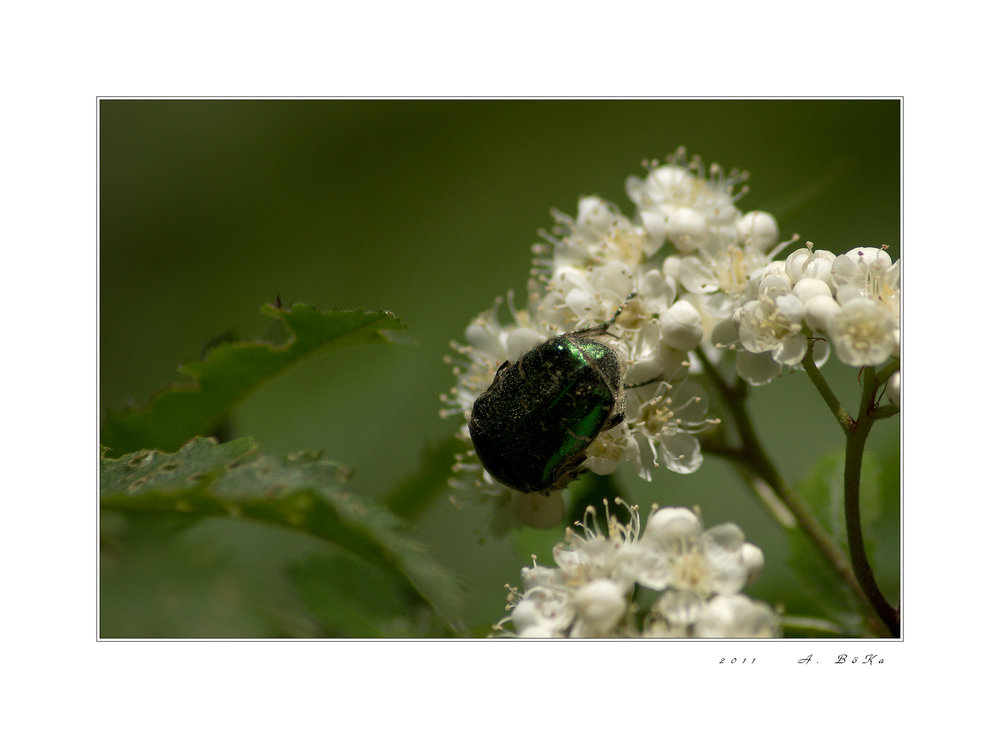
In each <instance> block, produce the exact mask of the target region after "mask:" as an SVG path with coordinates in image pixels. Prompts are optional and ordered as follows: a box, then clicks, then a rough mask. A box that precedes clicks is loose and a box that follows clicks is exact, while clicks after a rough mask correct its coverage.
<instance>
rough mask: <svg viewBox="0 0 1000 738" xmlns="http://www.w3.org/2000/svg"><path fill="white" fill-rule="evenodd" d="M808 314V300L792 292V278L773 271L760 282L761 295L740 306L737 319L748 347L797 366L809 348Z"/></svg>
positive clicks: (758, 288)
mask: <svg viewBox="0 0 1000 738" xmlns="http://www.w3.org/2000/svg"><path fill="white" fill-rule="evenodd" d="M819 284H822V283H821V282H820V283H819ZM804 317H805V304H804V303H803V301H802V300H801V299H800V298H799V296H798V295H796V294H794V293H793V292H792V285H791V280H790V279H789V278H788V277H787V276H785V275H784V274H769V275H766V276H764V277H763V278H762V279H761V282H760V284H759V286H757V299H754V300H750V301H749V302H747V303H746V304H744V305H743V306H742V307H740V308H738V309H737V310H736V312H735V314H734V315H733V320H734V322H736V323H737V324H738V325H739V335H740V343H742V344H743V347H744V348H745V349H747V350H748V351H750V352H752V353H755V354H760V353H764V352H765V351H766V352H770V354H771V358H772V359H774V361H775V362H777V363H779V364H784V365H786V366H796V365H798V364H799V363H800V362H801V361H802V359H803V357H804V356H805V355H806V349H807V348H808V342H807V340H806V337H805V335H803V333H802V323H803V319H804Z"/></svg>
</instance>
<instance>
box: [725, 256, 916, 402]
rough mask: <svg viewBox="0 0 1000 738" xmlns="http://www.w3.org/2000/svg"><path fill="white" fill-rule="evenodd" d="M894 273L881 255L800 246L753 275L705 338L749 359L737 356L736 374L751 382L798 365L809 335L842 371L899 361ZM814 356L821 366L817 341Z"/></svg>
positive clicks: (897, 292)
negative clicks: (834, 357) (844, 366)
mask: <svg viewBox="0 0 1000 738" xmlns="http://www.w3.org/2000/svg"><path fill="white" fill-rule="evenodd" d="M899 271H900V262H899V261H896V262H895V263H893V261H892V259H890V258H889V255H888V254H887V253H886V252H885V251H884V249H876V248H870V247H861V248H856V249H852V250H850V251H848V252H847V253H845V254H841V255H839V256H837V255H834V254H833V253H832V252H830V251H822V250H814V249H813V247H812V244H807V245H806V248H801V249H798V250H796V251H794V252H792V253H791V254H790V255H789V256H788V257H787V258H785V259H784V260H780V261H772V262H770V263H769V264H767V265H766V266H765V267H764V268H762V269H759V270H757V271H756V272H755V273H754V275H753V276H752V277H751V279H750V280H749V282H748V283H747V285H746V288H745V289H744V292H743V294H742V296H741V298H740V300H738V302H737V305H736V307H735V309H734V310H733V312H732V315H731V318H730V320H728V321H723V322H720V323H719V324H718V325H716V327H715V329H714V330H713V332H712V340H713V341H714V342H715V343H716V345H721V346H729V347H732V348H735V349H737V350H742V351H744V352H746V353H748V354H749V355H750V356H748V357H745V358H744V360H743V361H742V362H741V361H740V358H739V357H738V358H737V371H738V372H739V373H740V376H742V377H743V378H744V379H746V380H747V381H749V382H751V383H752V384H764V383H766V382H769V381H770V380H771V379H773V378H774V377H776V376H777V375H778V373H779V372H780V370H781V367H782V366H798V365H799V364H800V363H801V362H802V360H803V358H805V355H806V351H807V349H808V345H809V338H810V337H811V336H825V337H827V338H829V340H830V343H832V344H833V349H834V351H835V352H836V355H837V358H838V359H839V360H840V361H841V362H843V363H844V364H847V365H848V366H858V367H860V366H876V365H878V364H881V363H883V362H884V361H886V360H887V359H889V358H890V357H892V356H899V304H900V289H899ZM815 351H816V355H815V357H814V358H815V360H816V361H817V363H818V364H822V363H823V362H824V361H825V360H826V357H827V356H828V354H829V347H828V344H827V343H826V342H817V343H816V349H815ZM897 384H898V382H897ZM897 400H898V398H897Z"/></svg>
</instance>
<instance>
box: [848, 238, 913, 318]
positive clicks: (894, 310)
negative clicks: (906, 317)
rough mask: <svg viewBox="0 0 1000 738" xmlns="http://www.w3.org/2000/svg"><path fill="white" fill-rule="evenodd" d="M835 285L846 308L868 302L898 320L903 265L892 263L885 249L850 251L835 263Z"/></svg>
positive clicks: (862, 248) (857, 249) (863, 248)
mask: <svg viewBox="0 0 1000 738" xmlns="http://www.w3.org/2000/svg"><path fill="white" fill-rule="evenodd" d="M832 271H833V274H832V277H833V283H834V285H835V286H836V292H837V295H836V296H837V302H839V303H840V304H841V305H847V304H848V303H850V302H852V301H853V300H856V299H861V298H868V299H870V300H873V301H874V302H876V303H878V305H879V306H880V307H882V308H884V309H886V310H887V311H888V312H889V314H890V315H892V316H894V317H895V318H896V319H897V321H898V319H899V303H900V293H899V272H900V262H899V261H896V262H895V263H893V261H892V259H891V258H890V257H889V254H888V253H886V251H885V250H884V249H876V248H872V247H861V248H856V249H851V250H850V251H848V252H847V253H845V254H841V255H840V256H838V257H837V258H836V259H835V260H834V262H833V270H832Z"/></svg>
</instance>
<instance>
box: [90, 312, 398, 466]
mask: <svg viewBox="0 0 1000 738" xmlns="http://www.w3.org/2000/svg"><path fill="white" fill-rule="evenodd" d="M261 312H262V313H263V314H265V315H269V316H271V317H272V318H276V319H277V320H279V321H281V323H280V325H283V327H284V328H286V329H287V333H288V334H289V335H288V338H287V340H285V341H284V342H283V343H280V344H274V343H269V342H267V341H263V340H257V341H249V342H242V343H222V344H220V345H217V346H215V347H213V348H212V349H211V350H210V351H209V352H208V354H207V355H206V356H205V358H204V360H203V361H190V362H188V363H186V364H184V365H182V366H181V367H180V369H179V371H180V373H181V374H184V375H186V376H187V377H188V378H189V380H190V381H187V382H184V383H175V384H174V385H172V386H171V387H169V388H167V389H165V390H162V391H161V392H159V393H158V394H156V395H154V396H153V398H152V399H151V400H150V402H149V404H148V405H146V406H145V407H143V408H141V409H136V410H126V411H123V412H119V411H109V412H108V413H107V415H106V417H105V419H104V423H103V425H102V428H101V443H102V444H103V445H104V446H107V447H108V448H109V449H110V450H111V452H112V453H114V454H123V453H130V452H132V451H137V450H139V449H146V448H158V449H161V450H163V451H175V450H177V449H178V448H180V445H181V444H182V443H184V442H185V441H187V440H188V439H189V438H192V437H194V436H198V435H207V434H210V433H211V432H212V430H213V429H214V428H215V427H217V426H218V425H219V423H220V422H221V421H222V420H223V419H224V418H225V416H226V415H227V414H228V413H229V411H230V410H231V409H232V408H233V407H234V406H235V405H236V404H237V403H238V402H240V400H242V399H243V398H245V397H246V396H247V395H249V394H250V393H251V392H252V391H253V390H254V389H255V388H256V387H258V386H259V385H260V384H262V383H263V382H265V381H267V380H268V379H271V378H272V377H274V376H276V375H277V374H279V373H280V372H282V371H284V370H285V369H287V368H289V367H290V366H292V365H293V364H295V363H296V362H298V361H300V360H301V359H303V358H305V357H307V356H309V355H310V354H314V353H316V352H319V351H322V350H325V349H328V348H332V347H335V346H349V345H352V344H358V343H366V342H383V343H387V342H389V338H388V337H387V335H386V333H385V331H396V330H402V329H403V328H405V327H406V326H405V325H404V324H403V323H402V322H400V321H399V319H398V318H396V317H395V316H394V315H393V314H392V313H389V312H386V311H381V310H380V311H369V310H329V311H320V310H317V309H316V308H314V307H311V306H309V305H301V304H300V305H293V306H292V307H290V308H287V309H284V308H277V307H275V306H273V305H263V306H262V307H261Z"/></svg>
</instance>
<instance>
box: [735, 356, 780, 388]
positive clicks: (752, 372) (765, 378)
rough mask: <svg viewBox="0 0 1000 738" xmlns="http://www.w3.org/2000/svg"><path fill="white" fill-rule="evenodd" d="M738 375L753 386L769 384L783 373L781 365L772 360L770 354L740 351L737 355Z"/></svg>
mask: <svg viewBox="0 0 1000 738" xmlns="http://www.w3.org/2000/svg"><path fill="white" fill-rule="evenodd" d="M736 373H737V374H738V375H739V376H740V377H741V378H742V379H745V380H746V381H747V382H749V383H750V384H752V385H761V384H767V383H768V382H770V381H771V380H772V379H774V378H775V377H777V376H778V375H779V374H780V373H781V364H779V363H777V362H776V361H775V360H774V359H772V358H771V354H770V353H763V354H752V353H750V352H749V351H739V352H737V354H736Z"/></svg>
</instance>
